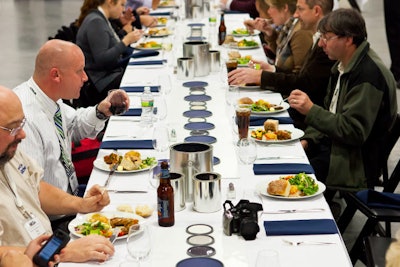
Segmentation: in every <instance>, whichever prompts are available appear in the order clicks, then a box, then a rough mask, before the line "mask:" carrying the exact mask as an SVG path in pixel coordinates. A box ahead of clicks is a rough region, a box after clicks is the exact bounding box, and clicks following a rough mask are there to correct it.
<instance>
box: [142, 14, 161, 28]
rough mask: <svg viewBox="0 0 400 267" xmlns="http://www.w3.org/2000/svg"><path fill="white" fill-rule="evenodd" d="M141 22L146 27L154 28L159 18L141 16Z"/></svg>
mask: <svg viewBox="0 0 400 267" xmlns="http://www.w3.org/2000/svg"><path fill="white" fill-rule="evenodd" d="M140 22H141V23H142V25H144V26H146V27H154V26H156V25H157V23H158V21H157V18H156V17H153V16H150V15H141V16H140Z"/></svg>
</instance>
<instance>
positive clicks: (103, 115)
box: [96, 104, 108, 120]
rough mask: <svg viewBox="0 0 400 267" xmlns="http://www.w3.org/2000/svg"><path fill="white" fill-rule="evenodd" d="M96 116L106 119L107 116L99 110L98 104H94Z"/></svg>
mask: <svg viewBox="0 0 400 267" xmlns="http://www.w3.org/2000/svg"><path fill="white" fill-rule="evenodd" d="M96 117H97V118H98V119H99V120H107V119H108V116H107V115H106V114H104V113H103V112H101V111H100V110H99V105H98V104H97V105H96Z"/></svg>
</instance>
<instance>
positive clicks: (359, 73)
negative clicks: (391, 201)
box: [288, 9, 397, 201]
mask: <svg viewBox="0 0 400 267" xmlns="http://www.w3.org/2000/svg"><path fill="white" fill-rule="evenodd" d="M318 30H319V31H320V32H321V38H320V40H319V43H318V45H319V46H321V47H322V48H323V50H324V51H325V53H326V54H327V55H328V57H329V58H330V59H332V60H337V63H336V64H335V65H334V66H333V68H332V75H331V77H330V81H329V84H328V91H327V96H326V98H325V101H324V106H320V105H317V104H316V103H313V101H312V100H311V99H310V98H309V96H308V95H307V94H306V93H305V92H303V91H300V90H293V91H292V93H291V94H290V96H289V99H288V100H289V103H290V106H291V107H292V108H294V109H296V110H297V111H299V112H300V113H301V114H303V115H305V116H306V117H305V122H306V123H307V125H308V127H307V129H306V134H305V136H304V138H303V139H302V140H301V143H302V145H303V147H304V149H305V150H306V152H307V155H308V156H309V160H310V163H311V165H312V166H313V167H314V170H315V171H316V176H317V178H318V180H320V181H322V182H325V183H326V185H327V186H329V187H330V188H332V189H335V190H336V189H343V190H353V191H356V190H360V189H365V188H371V187H373V186H374V185H375V184H376V182H377V179H378V178H379V176H380V173H381V168H382V166H380V164H379V159H381V158H382V157H384V154H383V153H384V147H385V146H384V144H385V138H386V136H387V134H388V132H389V130H390V128H391V127H392V125H393V123H394V121H395V118H396V114H397V102H396V82H395V80H394V78H393V75H392V74H391V72H390V71H389V70H388V69H387V68H386V66H385V65H384V64H383V62H382V61H381V59H380V58H379V57H378V56H377V54H376V53H375V52H374V51H373V50H372V49H370V47H369V43H368V42H367V31H366V28H365V21H364V19H363V18H362V16H361V15H360V13H359V12H357V11H355V10H354V9H338V10H335V11H333V12H332V13H330V14H329V15H327V16H326V17H324V18H323V19H322V20H321V22H320V23H319V26H318ZM333 192H335V191H332V193H333ZM325 196H326V197H327V200H328V201H329V199H330V198H331V197H333V194H330V195H329V193H328V194H326V195H325Z"/></svg>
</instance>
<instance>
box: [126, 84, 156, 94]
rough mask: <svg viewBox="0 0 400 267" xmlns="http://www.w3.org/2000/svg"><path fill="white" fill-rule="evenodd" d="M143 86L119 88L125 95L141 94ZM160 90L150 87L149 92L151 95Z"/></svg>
mask: <svg viewBox="0 0 400 267" xmlns="http://www.w3.org/2000/svg"><path fill="white" fill-rule="evenodd" d="M144 87H145V86H144V85H140V86H121V89H122V90H124V91H125V92H127V93H141V92H143V91H144ZM159 90H160V86H158V85H157V86H154V85H153V86H150V91H151V92H153V93H158V92H159Z"/></svg>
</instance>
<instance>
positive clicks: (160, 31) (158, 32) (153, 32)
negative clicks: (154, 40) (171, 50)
mask: <svg viewBox="0 0 400 267" xmlns="http://www.w3.org/2000/svg"><path fill="white" fill-rule="evenodd" d="M170 34H171V31H170V30H168V29H167V28H150V29H149V30H148V31H147V33H146V34H145V35H147V36H149V37H166V36H168V35H170Z"/></svg>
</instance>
